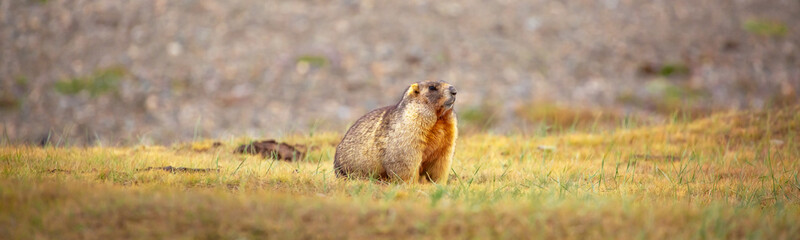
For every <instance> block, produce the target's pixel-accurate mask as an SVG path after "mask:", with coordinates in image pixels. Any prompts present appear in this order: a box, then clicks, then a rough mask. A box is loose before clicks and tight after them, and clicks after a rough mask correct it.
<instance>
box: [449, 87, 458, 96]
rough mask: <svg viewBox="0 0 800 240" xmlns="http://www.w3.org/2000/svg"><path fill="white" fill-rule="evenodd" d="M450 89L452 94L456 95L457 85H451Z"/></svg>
mask: <svg viewBox="0 0 800 240" xmlns="http://www.w3.org/2000/svg"><path fill="white" fill-rule="evenodd" d="M449 90H450V94H452V95H453V96H455V95H456V93H458V91H456V87H453V86H450V88H449Z"/></svg>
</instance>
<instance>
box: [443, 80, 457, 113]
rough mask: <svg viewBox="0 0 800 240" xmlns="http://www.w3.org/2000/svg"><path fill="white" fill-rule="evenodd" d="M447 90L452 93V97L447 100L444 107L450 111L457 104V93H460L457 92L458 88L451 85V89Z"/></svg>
mask: <svg viewBox="0 0 800 240" xmlns="http://www.w3.org/2000/svg"><path fill="white" fill-rule="evenodd" d="M447 90H448V92H450V97H449V98H447V101H445V102H444V107H445V108H448V109H449V108H452V107H453V103H455V102H456V93H458V91H456V87H454V86H453V85H450V87H449V88H447Z"/></svg>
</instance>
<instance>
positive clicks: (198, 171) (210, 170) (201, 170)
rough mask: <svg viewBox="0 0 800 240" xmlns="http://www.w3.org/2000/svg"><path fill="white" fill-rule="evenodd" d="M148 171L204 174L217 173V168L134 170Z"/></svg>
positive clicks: (167, 167)
mask: <svg viewBox="0 0 800 240" xmlns="http://www.w3.org/2000/svg"><path fill="white" fill-rule="evenodd" d="M150 170H163V171H167V172H170V173H179V172H180V173H205V172H219V169H218V168H186V167H173V166H165V167H147V168H141V169H136V171H137V172H141V171H150Z"/></svg>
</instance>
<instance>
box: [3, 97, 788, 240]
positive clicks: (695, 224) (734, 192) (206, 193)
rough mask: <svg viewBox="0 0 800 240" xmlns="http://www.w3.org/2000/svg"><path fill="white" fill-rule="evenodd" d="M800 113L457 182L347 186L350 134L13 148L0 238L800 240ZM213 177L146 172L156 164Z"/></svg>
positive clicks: (494, 153)
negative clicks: (302, 152) (251, 145)
mask: <svg viewBox="0 0 800 240" xmlns="http://www.w3.org/2000/svg"><path fill="white" fill-rule="evenodd" d="M799 112H800V107H790V108H784V109H780V110H771V111H765V112H757V113H750V112H746V113H744V112H734V113H723V114H716V115H713V116H712V117H709V118H705V119H701V120H697V121H692V122H681V121H677V120H675V121H670V123H668V124H666V125H662V126H651V127H645V128H624V127H621V128H619V129H616V130H614V131H610V132H605V133H583V132H574V133H559V134H557V135H545V136H539V137H525V136H499V135H490V134H477V135H471V136H464V137H462V138H461V139H459V142H458V149H457V151H456V162H455V164H454V165H453V169H452V170H453V171H452V176H451V180H450V182H449V183H448V184H447V185H391V184H384V183H378V182H370V181H358V180H343V179H336V178H335V177H334V175H333V171H332V169H331V168H332V157H333V153H334V144H335V143H336V141H337V140H338V138H339V135H338V134H332V133H324V134H315V135H314V136H294V137H289V138H286V139H279V140H281V141H286V142H291V143H302V144H306V145H311V146H319V148H318V150H314V151H312V152H310V153H309V154H308V155H307V156H306V159H304V160H303V161H299V162H292V163H289V162H277V161H270V160H264V159H261V158H260V157H257V156H240V155H234V154H232V153H231V152H232V150H233V148H235V147H236V144H238V143H243V142H247V141H248V140H247V139H231V140H224V141H221V142H222V143H223V144H222V146H219V147H214V146H213V144H211V142H213V141H210V140H205V141H198V142H194V143H187V144H183V145H176V146H172V147H161V146H136V147H125V148H111V147H106V148H100V147H93V148H74V147H67V148H64V147H52V146H50V147H45V148H38V147H30V146H11V145H5V146H3V147H2V148H0V202H2V204H0V236H7V237H9V238H11V239H20V238H23V239H25V238H104V239H105V238H240V237H246V238H279V239H286V238H344V237H349V238H372V237H425V238H452V237H457V238H513V239H516V238H576V239H583V238H615V239H616V238H620V239H629V238H662V239H663V238H670V239H673V238H679V239H687V238H692V239H698V238H764V239H796V238H798V237H800V225H798V224H797V222H800V208H799V207H798V204H799V203H800V176H799V172H800V165H799V164H798V159H800V145H798V142H800V141H798V136H797V133H798V132H800V113H799ZM167 165H171V166H180V167H191V168H219V169H220V170H219V171H218V172H208V173H169V172H166V171H152V170H151V171H139V170H138V169H142V168H146V167H152V166H167Z"/></svg>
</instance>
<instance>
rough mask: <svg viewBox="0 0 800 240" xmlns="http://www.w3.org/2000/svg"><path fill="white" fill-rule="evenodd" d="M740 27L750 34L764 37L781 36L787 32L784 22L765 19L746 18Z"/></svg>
mask: <svg viewBox="0 0 800 240" xmlns="http://www.w3.org/2000/svg"><path fill="white" fill-rule="evenodd" d="M742 28H743V29H744V30H745V31H748V32H750V33H752V34H756V35H760V36H766V37H783V36H786V34H788V33H789V28H788V27H786V24H784V23H782V22H779V21H774V20H765V19H748V20H747V21H745V22H744V23H743V24H742Z"/></svg>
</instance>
